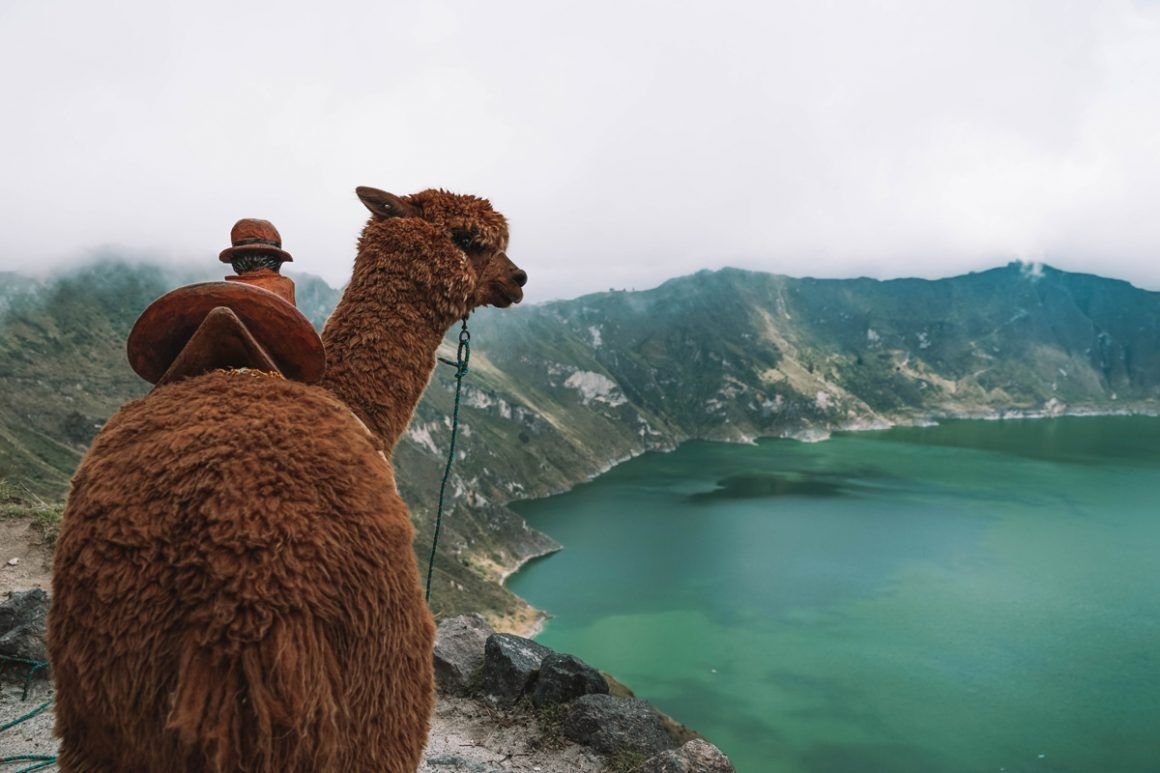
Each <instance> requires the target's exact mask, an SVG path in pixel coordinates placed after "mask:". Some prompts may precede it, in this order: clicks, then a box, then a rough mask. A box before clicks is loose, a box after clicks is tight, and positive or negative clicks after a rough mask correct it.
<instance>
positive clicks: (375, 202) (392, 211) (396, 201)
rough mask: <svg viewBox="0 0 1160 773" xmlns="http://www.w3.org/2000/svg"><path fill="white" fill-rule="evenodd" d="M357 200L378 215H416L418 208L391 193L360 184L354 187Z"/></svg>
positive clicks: (384, 216)
mask: <svg viewBox="0 0 1160 773" xmlns="http://www.w3.org/2000/svg"><path fill="white" fill-rule="evenodd" d="M354 192H355V193H357V194H358V197H359V200H360V201H362V203H363V204H364V205H365V206H366V208H367V209H369V210H370V211H371V212H373V213H374V214H376V215H378V216H379V217H383V218H386V217H418V215H419V210H417V209H415V208H414V207H413V206H411V205H410V204H408V203H407V202H405V201H403V200H402V199H400V198H399V197H398V196H396V195H395V194H393V193H387V192H386V191H380V190H379V189H378V188H368V187H367V186H365V185H360V186H359V187H357V188H355V189H354Z"/></svg>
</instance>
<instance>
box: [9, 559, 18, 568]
mask: <svg viewBox="0 0 1160 773" xmlns="http://www.w3.org/2000/svg"><path fill="white" fill-rule="evenodd" d="M19 563H20V559H19V558H9V559H8V565H9V566H16V565H18V564H19Z"/></svg>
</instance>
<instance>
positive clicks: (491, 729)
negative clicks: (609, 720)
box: [0, 680, 604, 773]
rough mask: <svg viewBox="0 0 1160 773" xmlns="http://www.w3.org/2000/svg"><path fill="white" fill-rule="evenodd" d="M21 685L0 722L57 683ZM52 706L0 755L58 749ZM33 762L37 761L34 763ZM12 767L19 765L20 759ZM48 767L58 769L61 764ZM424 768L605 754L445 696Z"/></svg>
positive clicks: (572, 767)
mask: <svg viewBox="0 0 1160 773" xmlns="http://www.w3.org/2000/svg"><path fill="white" fill-rule="evenodd" d="M20 694H21V686H20V685H19V684H12V683H10V682H4V683H0V725H3V724H5V723H7V722H10V721H11V720H13V719H15V718H17V717H19V716H21V715H23V714H25V713H26V712H28V711H31V710H32V709H35V708H36V707H37V706H39V705H41V704H42V703H44V702H46V701H51V700H52V689H51V687H50V686H49V685H48V683H47V682H45V681H43V680H38V681H37V682H35V683H34V686H33V690H32V692H31V693H30V694H29V696H28V700H26V701H23V702H22V701H21V700H20ZM52 721H53V715H52V707H51V706H50V707H49V708H48V709H47V710H45V711H43V712H41V713H40V714H38V715H37V716H35V717H33V718H32V719H30V720H28V721H26V722H22V723H20V724H19V725H17V726H15V727H13V728H10V729H8V730H4V731H2V732H0V757H6V756H10V755H15V754H35V755H55V754H56V749H57V742H56V739H55V738H53V736H52ZM29 764H32V763H29ZM7 770H13V771H15V770H20V768H18V767H16V766H15V765H13V766H11V767H8V766H5V771H7ZM45 770H56V767H55V766H54V767H51V768H46V769H45ZM419 770H420V771H421V772H422V773H494V772H496V771H509V770H516V771H542V772H543V773H599V771H601V770H604V762H603V760H602V758H601V757H600V756H599V755H597V754H595V753H594V752H593V751H592V750H591V749H587V748H584V747H581V746H577V745H575V744H572V743H568V742H566V741H565V742H563V743H557V744H544V743H543V742H542V734H541V731H540V727H539V725H538V723H537V722H536V720H535V719H534V718H533V717H530V716H527V715H523V714H520V715H515V714H510V713H506V712H499V711H495V710H492V709H491V708H489V707H487V706H485V705H484V704H482V703H480V702H478V701H474V700H470V699H466V698H448V697H440V698H439V702H438V704H437V705H436V707H435V716H434V718H433V720H432V725H431V735H430V738H429V739H428V741H427V751H426V752H425V753H424V755H423V764H422V765H421V766H420V768H419Z"/></svg>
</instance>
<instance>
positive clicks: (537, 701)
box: [532, 652, 608, 708]
mask: <svg viewBox="0 0 1160 773" xmlns="http://www.w3.org/2000/svg"><path fill="white" fill-rule="evenodd" d="M592 694H603V695H607V694H608V682H606V681H605V680H604V677H603V676H601V675H600V672H599V671H597V670H596V669H595V668H592V666H590V665H588V664H587V663H585V662H584V661H583V660H581V659H580V658H578V657H576V656H575V655H564V654H562V653H559V652H553V653H552V654H550V655H548V656H547V657H546V658H544V662H543V663H541V664H540V675H539V677H538V678H537V679H536V686H535V687H534V688H533V689H532V704H533V705H534V706H536V708H541V707H543V706H549V705H551V704H554V703H567V702H568V701H570V700H574V699H576V698H579V697H580V696H581V695H592Z"/></svg>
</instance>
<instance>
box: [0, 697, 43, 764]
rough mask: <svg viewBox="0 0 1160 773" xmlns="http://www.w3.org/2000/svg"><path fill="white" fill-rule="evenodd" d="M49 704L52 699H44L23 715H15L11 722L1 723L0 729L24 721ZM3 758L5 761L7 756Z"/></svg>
mask: <svg viewBox="0 0 1160 773" xmlns="http://www.w3.org/2000/svg"><path fill="white" fill-rule="evenodd" d="M51 705H52V701H45V702H44V703H42V704H40V705H39V706H37V707H36V708H34V709H33V710H32V711H30V712H28V713H27V714H25V715H24V716H22V717H17V718H16V719H14V720H12V721H11V722H5V723H4V724H3V725H0V731H4V730H7V729H8V728H10V727H16V726H17V725H19V724H20V723H21V722H26V721H28V720H30V719H32V718H33V717H35V716H36V715H37V714H39V713H40V712H42V711H44V710H45V709H47V708H48V707H49V706H51ZM4 759H5V761H7V759H8V758H7V757H5V758H4Z"/></svg>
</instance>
